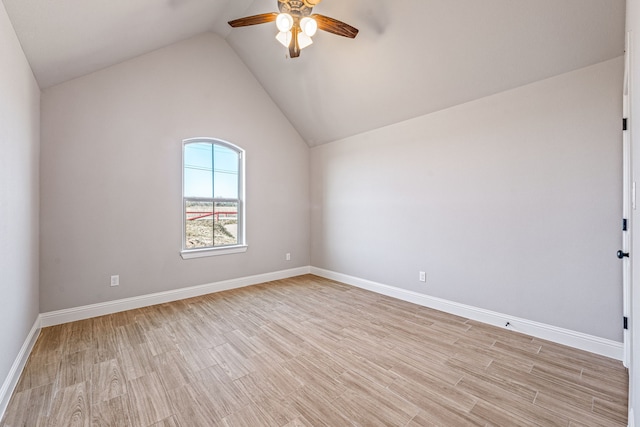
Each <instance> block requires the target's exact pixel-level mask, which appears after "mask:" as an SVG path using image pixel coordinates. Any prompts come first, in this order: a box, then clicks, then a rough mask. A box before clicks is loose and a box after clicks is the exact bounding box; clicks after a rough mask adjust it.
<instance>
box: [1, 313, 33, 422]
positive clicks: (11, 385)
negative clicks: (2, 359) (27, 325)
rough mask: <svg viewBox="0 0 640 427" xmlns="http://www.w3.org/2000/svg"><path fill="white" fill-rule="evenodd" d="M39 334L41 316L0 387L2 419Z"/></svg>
mask: <svg viewBox="0 0 640 427" xmlns="http://www.w3.org/2000/svg"><path fill="white" fill-rule="evenodd" d="M39 334H40V318H37V319H36V321H35V322H34V324H33V327H31V330H30V331H29V334H28V335H27V338H26V339H25V340H24V344H22V347H21V348H20V352H19V353H18V356H16V360H15V361H14V362H13V365H11V369H10V370H9V374H8V375H7V378H5V380H4V383H3V384H2V388H0V420H2V418H3V417H4V412H5V411H6V410H7V406H8V405H9V400H11V395H12V394H13V390H15V388H16V385H18V380H19V379H20V375H21V374H22V370H23V369H24V366H25V365H26V364H27V359H29V355H30V354H31V350H32V349H33V345H34V344H35V343H36V339H38V335H39Z"/></svg>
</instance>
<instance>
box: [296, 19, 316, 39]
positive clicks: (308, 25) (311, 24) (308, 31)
mask: <svg viewBox="0 0 640 427" xmlns="http://www.w3.org/2000/svg"><path fill="white" fill-rule="evenodd" d="M300 29H301V30H302V32H303V33H304V34H305V35H307V36H308V37H313V36H314V35H315V33H316V31H318V23H317V22H316V20H315V19H313V18H310V17H308V16H305V17H304V18H302V19H301V20H300Z"/></svg>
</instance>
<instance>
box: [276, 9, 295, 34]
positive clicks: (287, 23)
mask: <svg viewBox="0 0 640 427" xmlns="http://www.w3.org/2000/svg"><path fill="white" fill-rule="evenodd" d="M276 27H278V30H280V31H281V32H283V33H286V32H287V31H290V30H291V28H292V27H293V17H292V16H291V15H289V14H288V13H281V14H279V15H278V17H277V18H276Z"/></svg>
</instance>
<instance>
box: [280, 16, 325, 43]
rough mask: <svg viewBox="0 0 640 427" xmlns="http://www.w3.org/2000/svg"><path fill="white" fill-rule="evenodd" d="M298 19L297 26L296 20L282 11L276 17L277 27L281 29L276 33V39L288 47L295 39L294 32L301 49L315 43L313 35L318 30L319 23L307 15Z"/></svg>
mask: <svg viewBox="0 0 640 427" xmlns="http://www.w3.org/2000/svg"><path fill="white" fill-rule="evenodd" d="M298 21H299V22H298V23H297V26H296V20H295V19H294V18H293V16H291V15H289V14H288V13H280V14H279V15H278V17H277V18H276V27H278V30H279V31H280V32H279V33H278V34H277V35H276V40H278V41H279V42H280V43H281V44H282V45H283V46H284V47H286V48H288V47H289V45H290V44H291V42H292V41H293V37H294V35H293V34H294V33H295V34H296V36H295V37H296V38H297V39H298V47H299V48H300V49H304V48H305V47H307V46H310V45H311V44H312V43H313V40H311V37H313V36H314V35H315V34H316V31H318V23H317V22H316V20H315V19H313V18H310V17H308V16H305V17H304V18H302V19H298ZM294 27H295V28H294Z"/></svg>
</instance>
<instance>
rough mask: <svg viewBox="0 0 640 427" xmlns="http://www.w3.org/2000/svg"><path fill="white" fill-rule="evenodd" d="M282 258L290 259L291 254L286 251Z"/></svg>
mask: <svg viewBox="0 0 640 427" xmlns="http://www.w3.org/2000/svg"><path fill="white" fill-rule="evenodd" d="M284 259H285V260H286V261H291V254H290V253H289V252H287V254H286V255H285V256H284Z"/></svg>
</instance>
